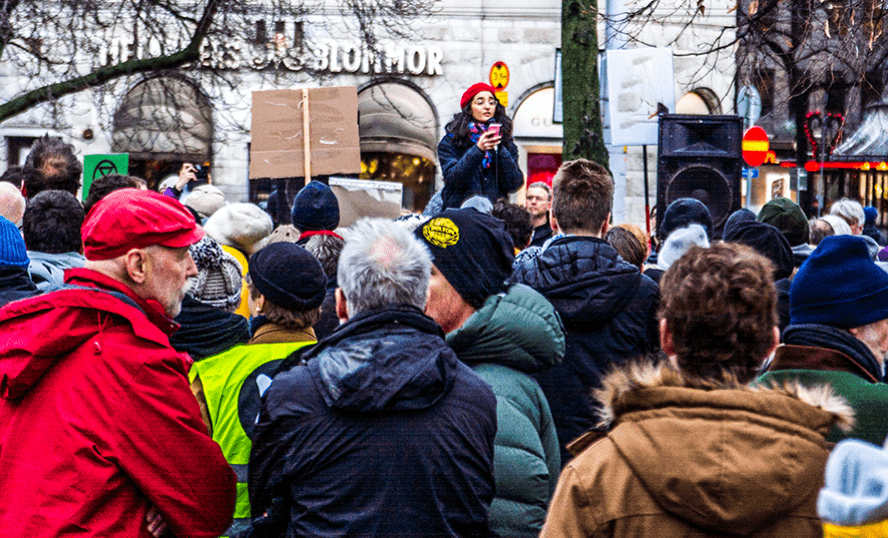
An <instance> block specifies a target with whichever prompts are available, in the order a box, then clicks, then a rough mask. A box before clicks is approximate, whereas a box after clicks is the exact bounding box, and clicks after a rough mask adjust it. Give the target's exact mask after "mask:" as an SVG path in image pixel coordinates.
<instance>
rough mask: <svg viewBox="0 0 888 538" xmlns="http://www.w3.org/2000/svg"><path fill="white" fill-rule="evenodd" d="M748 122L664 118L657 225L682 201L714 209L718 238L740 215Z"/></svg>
mask: <svg viewBox="0 0 888 538" xmlns="http://www.w3.org/2000/svg"><path fill="white" fill-rule="evenodd" d="M742 141H743V118H741V117H739V116H689V115H683V114H662V115H660V132H659V137H658V140H657V142H658V149H659V152H658V153H659V158H658V162H657V221H658V222H659V219H661V218H662V216H663V213H664V212H665V211H666V208H667V207H668V206H669V204H671V203H672V202H674V201H675V200H677V199H679V198H696V199H697V200H700V201H701V202H703V203H704V204H706V207H708V208H709V213H710V214H711V215H712V227H713V236H714V237H715V238H718V237H721V232H722V229H724V226H725V221H726V220H728V217H729V216H731V213H733V212H734V211H737V210H738V209H740V194H741V193H740V174H741V160H740V159H741V157H742V155H741V144H742Z"/></svg>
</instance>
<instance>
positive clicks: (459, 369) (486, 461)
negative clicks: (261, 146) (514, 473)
mask: <svg viewBox="0 0 888 538" xmlns="http://www.w3.org/2000/svg"><path fill="white" fill-rule="evenodd" d="M305 360H306V361H307V365H304V366H296V367H294V368H293V369H291V370H287V371H283V372H280V373H278V374H277V375H276V376H275V378H274V381H273V382H272V384H271V387H270V388H269V389H268V391H267V392H266V394H265V396H264V398H263V402H262V405H261V410H260V418H259V423H258V424H257V429H256V434H255V436H254V438H253V452H252V454H251V457H250V466H249V467H250V471H249V473H250V476H249V483H250V503H251V505H252V506H253V513H255V514H262V513H263V512H266V511H267V512H268V516H267V517H263V518H259V519H258V520H254V522H253V528H254V534H255V535H257V536H291V537H296V536H316V537H320V536H323V537H333V536H342V537H345V536H414V535H421V536H448V537H451V536H452V537H457V536H462V537H467V536H489V534H490V531H489V525H488V516H487V510H488V507H489V505H490V502H491V500H492V499H493V493H494V479H493V440H494V437H495V435H496V400H495V398H494V395H493V392H492V391H491V389H490V386H488V385H487V383H485V382H484V381H482V380H481V379H480V378H479V377H478V376H477V375H476V374H475V373H474V372H472V371H471V370H470V369H469V368H468V367H467V366H466V365H464V364H462V363H461V362H459V360H458V359H457V358H456V355H455V354H454V353H453V351H452V350H451V349H450V348H449V347H447V345H446V344H445V342H444V339H443V334H442V333H441V328H440V327H439V326H438V324H437V323H435V322H434V321H433V320H432V319H431V318H429V317H427V316H425V315H424V314H423V313H422V312H421V311H419V310H418V309H416V308H413V307H392V308H391V309H386V310H377V311H373V312H367V313H364V314H361V315H358V316H356V317H354V318H352V319H351V320H349V322H348V323H346V324H344V325H342V326H341V327H340V328H339V329H338V330H337V331H336V332H334V333H333V334H332V335H331V336H330V337H329V338H327V339H326V340H324V341H322V342H320V343H319V344H318V345H317V346H316V347H315V348H314V349H312V350H311V351H310V352H309V353H308V354H307V355H306V357H305Z"/></svg>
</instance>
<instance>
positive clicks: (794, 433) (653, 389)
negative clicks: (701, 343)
mask: <svg viewBox="0 0 888 538" xmlns="http://www.w3.org/2000/svg"><path fill="white" fill-rule="evenodd" d="M596 397H597V399H598V400H599V402H600V403H601V406H602V411H603V413H602V416H603V417H604V420H605V421H607V422H608V423H609V425H610V426H612V427H613V429H612V430H611V432H610V433H609V434H608V438H609V439H610V440H611V441H612V442H613V443H614V444H615V445H616V448H617V450H618V452H619V454H620V455H621V456H622V458H623V459H624V460H625V461H626V463H627V465H628V466H629V468H630V469H631V470H632V472H633V474H635V475H636V476H637V477H638V479H639V480H640V482H641V483H642V484H643V486H644V487H645V489H646V490H647V491H649V492H650V494H651V496H652V497H653V498H654V499H655V500H656V502H657V503H658V504H659V505H660V506H661V507H662V508H663V509H664V510H666V511H667V512H669V513H670V514H672V515H673V516H674V517H676V518H678V519H681V520H684V521H687V522H688V523H690V524H691V525H694V526H697V527H702V528H705V529H709V530H718V529H721V530H724V529H731V530H732V532H733V533H736V534H740V535H745V534H750V533H753V532H755V531H757V530H759V529H762V528H765V527H767V526H768V525H770V524H771V523H772V522H773V521H774V520H776V519H778V518H781V517H783V516H785V515H786V514H787V513H789V512H791V511H792V510H794V509H795V508H796V507H798V506H799V504H800V503H801V502H803V501H804V500H805V499H808V498H810V496H811V495H816V491H817V490H818V489H819V488H820V486H821V484H822V482H823V466H824V465H825V463H826V458H827V456H828V454H829V449H830V446H829V445H828V443H826V441H825V440H824V437H825V436H826V435H827V433H828V431H829V429H830V428H831V427H832V426H833V425H834V424H837V425H839V426H841V427H845V428H849V427H850V426H852V425H853V422H854V412H853V410H852V408H851V407H850V406H849V405H848V403H847V402H846V401H845V399H844V398H842V397H840V396H838V395H836V394H835V393H834V392H833V390H832V388H831V387H829V386H818V387H805V386H802V385H801V384H799V383H785V384H781V385H779V386H746V385H742V384H740V383H737V382H733V381H731V380H726V381H723V382H719V383H709V382H700V381H696V380H693V379H691V378H689V377H687V376H683V375H682V374H681V373H680V372H677V371H675V370H674V369H672V368H670V367H669V366H667V365H665V364H661V365H654V364H650V363H647V364H631V365H627V366H625V367H623V368H621V369H619V370H615V371H613V372H611V373H610V374H609V375H608V376H606V377H605V379H604V380H603V387H602V388H601V389H600V390H598V391H597V392H596ZM821 463H822V464H823V465H821Z"/></svg>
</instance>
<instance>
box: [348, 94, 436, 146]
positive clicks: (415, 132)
mask: <svg viewBox="0 0 888 538" xmlns="http://www.w3.org/2000/svg"><path fill="white" fill-rule="evenodd" d="M358 111H359V114H360V115H359V121H358V123H359V130H360V136H361V152H381V153H404V154H407V155H415V156H417V157H423V158H425V159H428V160H430V161H432V162H437V160H438V159H437V147H438V135H437V133H438V123H437V118H436V117H435V111H434V109H432V106H431V105H430V104H429V102H428V101H427V100H426V99H425V97H423V96H422V95H421V94H420V93H419V92H417V91H416V90H414V89H412V88H410V87H408V86H406V85H403V84H396V83H390V82H385V83H382V84H375V85H373V86H370V87H369V88H366V89H364V90H363V91H361V93H359V94H358Z"/></svg>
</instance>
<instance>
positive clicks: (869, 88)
mask: <svg viewBox="0 0 888 538" xmlns="http://www.w3.org/2000/svg"><path fill="white" fill-rule="evenodd" d="M884 89H885V83H884V81H883V80H882V74H881V72H880V71H869V72H868V73H867V74H866V76H865V77H864V79H863V84H861V86H860V106H861V108H864V109H865V108H866V107H867V106H869V105H875V104H878V103H879V102H880V101H881V100H882V91H883V90H884Z"/></svg>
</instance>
